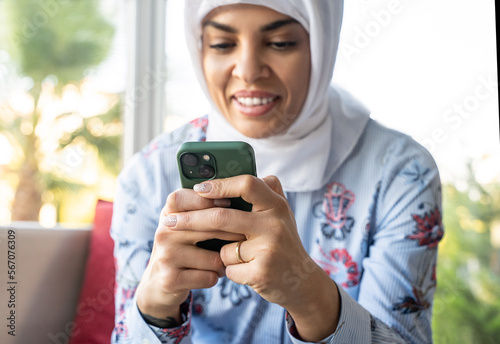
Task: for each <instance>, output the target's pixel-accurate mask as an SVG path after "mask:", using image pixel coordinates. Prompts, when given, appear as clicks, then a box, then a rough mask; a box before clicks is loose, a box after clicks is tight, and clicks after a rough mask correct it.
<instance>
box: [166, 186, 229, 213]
mask: <svg viewBox="0 0 500 344" xmlns="http://www.w3.org/2000/svg"><path fill="white" fill-rule="evenodd" d="M230 204H231V202H230V201H229V200H227V199H207V198H204V197H201V196H200V195H199V194H198V193H197V192H195V191H193V190H192V189H177V190H176V191H174V192H172V193H171V194H169V195H168V197H167V202H166V204H165V207H164V208H163V210H162V214H163V215H165V216H168V214H170V213H174V212H181V211H187V210H198V209H206V208H213V207H228V206H229V205H230Z"/></svg>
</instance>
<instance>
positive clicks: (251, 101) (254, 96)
mask: <svg viewBox="0 0 500 344" xmlns="http://www.w3.org/2000/svg"><path fill="white" fill-rule="evenodd" d="M279 99H280V97H279V96H278V95H275V94H272V93H269V92H263V91H239V92H236V93H235V94H234V95H233V97H232V102H233V104H234V105H235V107H236V108H237V109H238V110H239V111H240V112H241V113H243V114H244V115H247V116H253V117H257V116H263V115H265V114H266V113H268V112H269V111H270V110H271V109H272V108H273V107H274V106H275V105H276V103H277V102H278V100H279Z"/></svg>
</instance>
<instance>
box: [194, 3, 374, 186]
mask: <svg viewBox="0 0 500 344" xmlns="http://www.w3.org/2000/svg"><path fill="white" fill-rule="evenodd" d="M233 4H252V5H260V6H264V7H268V8H271V9H273V10H275V11H277V12H280V13H283V14H285V15H287V16H289V17H291V18H294V19H295V20H297V21H298V22H299V23H300V24H301V25H302V26H303V27H304V29H305V30H306V31H307V32H308V33H309V37H310V39H309V40H310V49H311V76H310V82H309V90H308V93H307V97H306V100H305V103H304V105H303V107H302V110H301V113H300V114H299V116H298V117H297V119H296V120H295V121H294V122H293V123H292V125H291V126H290V127H289V128H288V129H287V130H286V131H284V132H283V133H280V134H277V135H274V136H271V137H268V138H264V139H253V138H249V137H246V136H244V135H243V134H241V133H240V132H238V131H237V130H236V129H235V128H234V127H233V126H232V125H231V124H229V122H228V121H227V120H226V119H225V117H224V116H223V115H222V114H221V113H220V111H219V110H218V108H217V106H216V105H215V103H214V102H213V101H212V100H211V97H210V94H209V91H208V87H207V84H206V81H205V77H204V74H203V67H202V51H201V36H202V26H201V24H202V21H203V19H204V18H205V16H206V15H207V14H209V13H210V12H211V11H212V10H213V9H215V8H217V7H219V6H225V5H233ZM342 14H343V0H288V1H283V0H185V25H186V41H187V45H188V49H189V51H190V55H191V59H192V62H193V66H194V70H195V73H196V75H197V78H198V81H199V83H200V85H201V88H202V89H203V91H204V92H205V94H206V96H207V98H208V99H209V100H210V102H211V104H212V109H211V111H210V112H209V115H208V117H209V122H208V123H209V124H208V130H207V140H209V141H232V140H239V141H245V142H248V143H249V144H251V145H252V146H253V147H254V149H255V154H256V159H257V174H258V176H259V177H264V176H266V175H271V174H272V175H276V176H277V177H278V178H279V179H280V181H281V183H282V186H283V189H284V190H285V191H291V192H302V191H313V190H317V189H319V188H321V187H323V186H324V185H325V184H327V183H328V182H329V181H330V179H331V178H332V176H333V174H334V173H335V171H336V169H337V168H338V167H339V166H340V165H341V163H342V162H343V161H344V160H345V158H346V157H347V156H348V155H349V153H350V152H351V151H352V149H353V148H354V146H355V144H356V142H357V141H358V139H359V137H360V135H361V134H362V132H363V130H364V127H365V125H366V123H367V121H368V119H369V113H368V111H367V110H366V108H364V107H363V106H362V105H361V104H360V103H359V102H358V101H356V100H355V99H354V98H353V97H352V96H350V95H349V94H348V93H347V92H345V91H343V90H341V89H340V88H338V87H334V86H332V85H331V79H332V75H333V68H334V65H335V59H336V55H337V49H338V45H339V37H340V28H341V23H342Z"/></svg>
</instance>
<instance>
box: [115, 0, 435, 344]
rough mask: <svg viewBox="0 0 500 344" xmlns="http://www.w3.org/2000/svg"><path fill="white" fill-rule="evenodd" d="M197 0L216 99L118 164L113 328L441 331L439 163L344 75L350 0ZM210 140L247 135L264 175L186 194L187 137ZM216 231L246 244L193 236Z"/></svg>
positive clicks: (376, 338) (396, 334) (378, 339)
mask: <svg viewBox="0 0 500 344" xmlns="http://www.w3.org/2000/svg"><path fill="white" fill-rule="evenodd" d="M185 2H186V12H185V13H186V32H187V42H188V46H189V49H190V51H191V56H192V58H193V64H194V67H195V70H196V71H197V73H198V78H199V81H200V84H201V86H202V87H203V89H204V90H205V91H206V93H207V96H208V97H209V99H210V100H211V101H212V105H213V110H212V112H211V113H210V114H209V115H208V116H207V117H202V118H200V119H198V120H195V121H193V122H191V123H190V124H188V125H186V126H184V127H183V128H181V129H179V130H176V131H174V132H173V133H169V134H164V135H161V136H160V137H158V138H157V139H155V140H154V141H153V142H152V143H151V144H150V145H149V146H148V147H146V148H145V149H144V150H143V151H142V152H141V153H140V154H137V155H136V156H135V157H134V158H133V159H132V161H130V163H129V164H128V166H127V167H126V168H125V169H124V171H123V172H122V174H121V176H120V180H119V182H120V184H119V191H118V194H117V196H116V200H115V212H114V217H113V225H112V235H113V237H114V240H115V255H116V259H117V291H116V304H117V308H116V328H115V331H114V334H113V341H114V342H117V343H141V342H149V343H188V342H193V343H226V342H227V343H285V342H294V343H303V342H321V343H326V342H328V343H337V342H338V343H345V342H347V343H369V342H373V343H387V342H395V343H404V342H412V343H424V342H425V343H427V342H431V341H432V333H431V328H430V324H431V304H432V298H433V293H434V290H435V287H436V280H435V264H436V255H437V244H438V242H439V240H440V239H441V237H442V235H443V230H442V225H441V212H440V209H441V195H440V182H439V176H438V172H437V169H436V166H435V164H434V162H433V160H432V158H431V157H430V155H429V154H428V153H427V152H426V151H425V150H424V149H423V148H422V147H421V146H419V145H418V144H416V143H415V142H414V141H413V140H411V139H410V138H409V137H407V136H405V135H403V134H400V133H397V132H394V131H392V130H389V129H386V128H383V127H382V126H380V125H379V124H377V123H376V122H374V121H373V120H371V119H369V116H368V112H367V110H365V109H364V108H363V107H362V106H361V105H360V104H359V103H358V102H357V101H355V100H354V99H353V98H352V97H351V96H350V95H349V94H347V93H346V92H345V91H342V90H340V89H338V88H334V87H331V86H330V81H331V77H332V74H333V66H334V61H335V56H336V51H337V46H338V41H339V33H340V23H341V17H342V7H343V4H342V1H340V0H335V1H326V0H313V1H311V0H290V1H282V0H281V1H280V0H273V1H270V0H265V1H264V0H245V1H234V0H233V1H230V0H219V1H201V0H188V1H185ZM204 140H242V141H246V142H249V143H250V144H251V145H252V146H253V147H254V149H255V151H256V157H257V169H258V175H259V177H264V178H262V179H258V178H255V177H252V176H239V177H234V178H228V179H223V180H213V181H207V182H204V183H203V184H200V185H197V186H195V188H194V190H188V189H180V183H179V176H178V172H177V167H176V162H175V153H176V150H177V148H178V147H179V145H180V144H181V143H182V142H184V141H204ZM239 196H241V197H242V198H243V199H245V200H246V201H248V202H250V203H252V204H253V209H252V212H243V211H239V210H234V209H229V208H228V205H229V204H230V201H229V200H228V199H229V198H231V197H239ZM165 200H166V202H165ZM213 237H217V238H220V239H225V240H230V241H234V243H230V244H227V245H225V246H224V247H223V248H222V250H221V252H220V253H219V252H212V251H209V250H204V249H202V248H199V247H197V246H195V244H196V242H198V241H201V240H206V239H209V238H213Z"/></svg>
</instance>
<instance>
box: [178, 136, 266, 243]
mask: <svg viewBox="0 0 500 344" xmlns="http://www.w3.org/2000/svg"><path fill="white" fill-rule="evenodd" d="M177 165H178V168H179V175H180V178H181V185H182V187H183V188H193V186H194V185H195V184H199V183H202V182H203V181H205V180H211V179H218V178H228V177H234V176H237V175H242V174H250V175H254V176H256V175H257V169H256V167H255V153H254V150H253V148H252V146H250V145H249V144H248V143H246V142H242V141H209V142H185V143H183V144H182V145H181V146H180V148H179V150H178V151H177ZM212 174H213V175H212ZM230 207H231V208H234V209H240V210H244V211H251V210H252V205H251V204H250V203H247V202H245V201H244V200H243V199H242V198H240V197H238V198H231V206H230ZM227 243H229V241H225V240H220V239H210V240H206V241H202V242H199V243H197V246H199V247H203V248H206V249H208V250H212V251H220V249H221V248H222V246H224V245H225V244H227Z"/></svg>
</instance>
